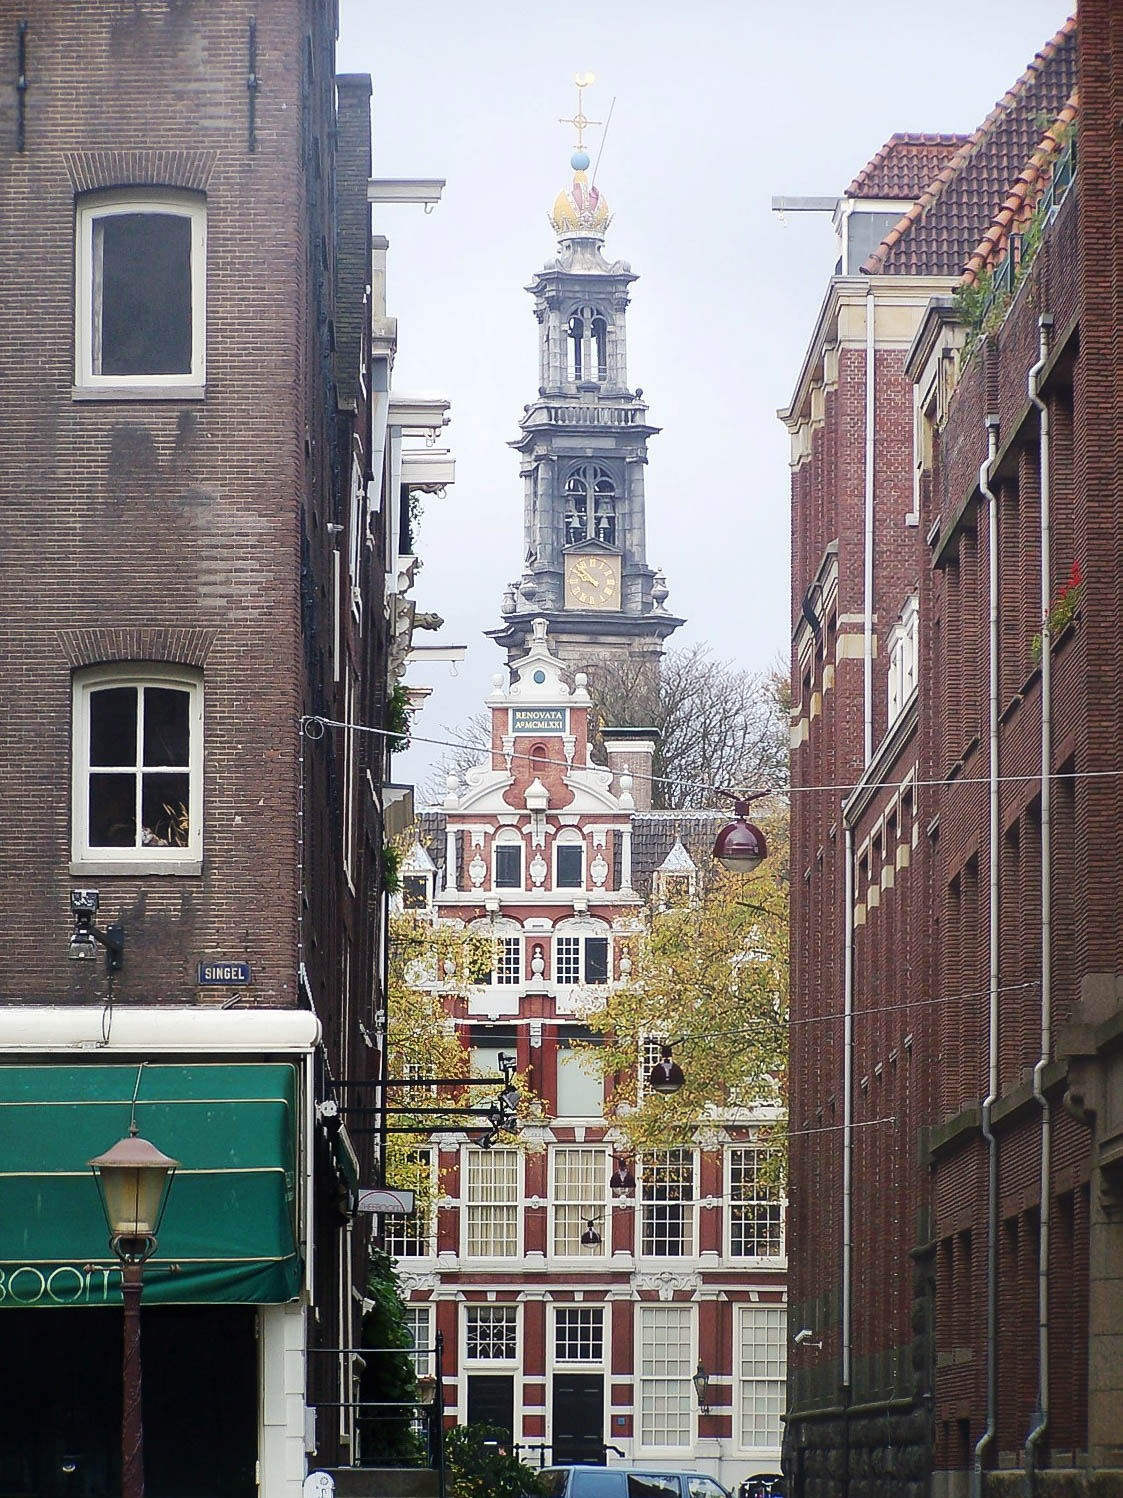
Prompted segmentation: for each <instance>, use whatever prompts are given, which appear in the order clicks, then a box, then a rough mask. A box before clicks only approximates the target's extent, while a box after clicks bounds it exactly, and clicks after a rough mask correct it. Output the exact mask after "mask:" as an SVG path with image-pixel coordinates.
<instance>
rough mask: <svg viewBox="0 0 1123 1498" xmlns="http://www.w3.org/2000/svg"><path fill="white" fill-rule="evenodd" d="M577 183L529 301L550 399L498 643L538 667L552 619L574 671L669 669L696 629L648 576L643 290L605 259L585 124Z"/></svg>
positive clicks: (538, 424) (537, 440)
mask: <svg viewBox="0 0 1123 1498" xmlns="http://www.w3.org/2000/svg"><path fill="white" fill-rule="evenodd" d="M586 81H588V80H587V79H586V80H579V82H578V107H577V114H576V116H575V118H574V119H573V121H571V122H567V123H572V124H574V125H575V126H576V127H577V139H578V144H577V149H576V150H575V151H574V153H573V155H572V157H571V159H570V165H571V166H572V168H573V181H572V183H571V185H570V186H569V187H567V188H564V189H563V190H562V191H561V192H560V193H559V194H558V196H557V198H556V200H555V202H554V207H553V211H552V212H551V214H550V222H551V224H552V225H553V227H554V230H555V232H556V233H557V236H558V253H557V256H556V258H554V259H553V260H551V261H549V262H548V263H547V264H546V266H545V268H544V269H543V270H541V271H539V272H538V273H537V275H536V276H535V277H534V280H533V281H532V282H531V284H530V285H529V286H528V287H527V290H528V291H529V292H530V293H531V295H532V296H533V297H534V314H535V317H536V318H537V321H538V367H539V374H538V380H539V385H538V398H537V400H535V401H534V402H533V403H532V404H531V405H529V406H527V407H526V408H525V411H524V415H523V418H522V420H521V422H520V423H519V425H520V428H521V435H520V436H519V438H518V439H517V440H516V441H515V442H513V443H512V444H511V445H512V447H514V448H515V449H516V451H517V452H518V453H519V454H520V456H521V460H522V462H521V474H522V479H523V483H524V485H525V497H524V521H523V531H524V546H525V551H524V570H523V574H522V577H521V578H520V579H519V580H518V581H517V582H514V583H512V584H511V585H510V587H509V588H508V589H507V592H506V594H505V595H504V599H503V606H502V612H503V618H504V622H503V625H502V627H501V628H499V629H496V630H490V631H489V634H490V636H491V638H492V639H494V640H495V641H496V642H497V643H498V644H499V645H501V646H503V648H504V649H505V650H506V652H507V659H508V662H513V661H515V660H518V659H520V658H521V657H522V656H524V655H525V654H526V652H527V650H528V649H529V646H530V641H531V637H532V622H533V620H534V619H537V618H544V619H546V620H547V622H548V624H549V631H550V638H551V640H552V641H553V643H554V647H555V649H556V651H557V654H558V657H559V658H560V659H561V660H562V661H564V662H566V663H568V664H570V665H571V666H573V667H589V666H594V667H595V664H596V661H597V660H598V659H604V658H605V657H610V658H617V659H618V658H621V657H623V658H631V659H635V660H638V661H640V662H650V663H651V664H652V665H655V664H656V663H657V662H658V660H659V657H660V656H661V655H662V653H663V644H664V641H665V640H666V638H667V636H668V635H669V634H671V632H672V631H673V630H675V629H677V628H678V627H679V625H680V624H681V623H682V622H683V621H682V620H681V619H677V618H675V617H674V616H673V615H672V614H669V613H668V612H667V609H666V607H665V601H666V597H667V585H666V582H665V580H664V577H663V574H662V573H661V572H657V571H654V570H653V569H652V568H651V567H649V566H648V563H647V546H646V536H645V516H644V468H645V467H646V464H647V439H648V438H649V437H651V436H653V435H654V434H655V433H656V432H657V431H658V428H657V427H653V426H651V425H650V424H649V422H648V419H647V407H646V405H645V404H644V402H643V391H642V390H639V389H637V390H632V389H630V388H629V386H628V369H627V340H626V336H625V319H626V313H627V307H628V299H629V298H628V288H629V287H630V286H631V284H632V282H633V281H635V280H636V279H637V277H636V275H635V273H634V272H633V271H632V269H631V266H630V265H629V264H628V262H627V261H626V260H616V261H612V262H609V261H607V260H606V259H605V258H604V254H603V251H602V247H603V244H604V236H605V232H606V230H607V228H608V225H609V222H610V220H611V214H610V212H609V208H608V204H607V202H606V201H605V198H604V196H603V194H602V193H601V192H600V191H599V190H598V189H597V187H596V186H595V185H594V183H593V182H592V181H591V180H590V178H589V156H588V153H587V152H586V150H585V148H584V145H583V141H582V136H583V131H584V129H585V127H586V126H587V125H589V124H590V123H592V122H591V121H589V120H587V119H586V118H585V116H584V115H583V114H582V112H581V89H582V88H583V87H584V84H585V82H586Z"/></svg>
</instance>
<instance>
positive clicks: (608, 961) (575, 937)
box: [553, 926, 612, 988]
mask: <svg viewBox="0 0 1123 1498" xmlns="http://www.w3.org/2000/svg"><path fill="white" fill-rule="evenodd" d="M590 941H603V942H604V943H605V975H604V977H603V979H597V981H596V982H595V983H592V984H590V986H591V987H594V988H606V987H607V986H608V985H609V983H611V982H612V933H611V931H610V930H609V929H608V927H607V926H606V927H605V928H604V930H596V931H589V930H585V929H584V928H582V929H581V930H580V931H573V930H567V929H566V927H565V926H559V927H558V928H557V930H556V931H555V932H554V950H553V971H554V983H555V985H556V986H557V987H559V988H575V987H582V986H584V985H585V984H588V983H589V981H590V980H589V977H588V966H587V963H586V952H587V949H586V945H585V944H586V942H590ZM562 942H576V943H577V977H576V978H562V977H559V976H558V965H559V964H558V957H559V954H560V950H561V948H560V944H561V943H562Z"/></svg>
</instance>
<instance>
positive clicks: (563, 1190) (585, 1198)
mask: <svg viewBox="0 0 1123 1498" xmlns="http://www.w3.org/2000/svg"><path fill="white" fill-rule="evenodd" d="M553 1164H554V1190H553V1204H554V1253H555V1254H562V1255H565V1254H590V1255H595V1254H603V1253H604V1252H605V1240H606V1238H607V1236H608V1230H607V1224H606V1223H605V1222H604V1221H602V1220H601V1219H602V1218H603V1216H604V1211H605V1199H606V1186H607V1181H608V1154H607V1152H606V1151H605V1150H603V1149H599V1148H596V1147H591V1146H588V1145H576V1146H565V1147H560V1148H558V1149H555V1150H554V1158H553ZM590 1221H591V1222H592V1223H593V1225H594V1228H595V1231H596V1233H597V1236H598V1237H599V1238H600V1240H601V1241H600V1242H599V1243H594V1244H582V1242H581V1235H582V1234H583V1233H584V1232H585V1231H586V1229H587V1228H588V1226H589V1223H590Z"/></svg>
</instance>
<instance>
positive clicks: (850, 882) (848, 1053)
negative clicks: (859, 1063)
mask: <svg viewBox="0 0 1123 1498" xmlns="http://www.w3.org/2000/svg"><path fill="white" fill-rule="evenodd" d="M843 829H844V833H843V835H844V843H845V851H844V854H843V858H844V861H845V866H844V880H843V887H844V894H843V900H844V907H843V921H844V931H845V948H844V959H843V978H842V1396H843V1401H844V1403H849V1400H850V1375H851V1366H850V1365H851V1341H852V1332H851V1305H850V1302H851V1283H850V1282H851V1278H852V1274H853V1268H852V1259H853V1236H854V1235H853V1216H852V1213H853V1177H854V829H853V828H852V827H851V825H850V822H849V819H848V818H847V816H846V812H845V809H844V811H843Z"/></svg>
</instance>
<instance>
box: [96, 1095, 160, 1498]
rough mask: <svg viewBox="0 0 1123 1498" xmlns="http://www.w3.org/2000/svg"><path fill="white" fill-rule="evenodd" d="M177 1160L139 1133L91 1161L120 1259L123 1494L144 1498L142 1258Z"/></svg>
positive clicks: (151, 1246) (152, 1244) (152, 1246)
mask: <svg viewBox="0 0 1123 1498" xmlns="http://www.w3.org/2000/svg"><path fill="white" fill-rule="evenodd" d="M178 1164H179V1161H178V1160H172V1159H170V1158H169V1156H167V1155H165V1154H163V1153H162V1152H161V1151H160V1150H158V1149H157V1148H156V1146H155V1145H154V1144H150V1143H149V1142H148V1140H147V1139H141V1138H139V1136H138V1135H137V1130H136V1123H135V1121H134V1122H132V1123H130V1125H129V1137H128V1138H127V1139H119V1140H118V1141H117V1143H116V1144H115V1145H114V1146H113V1147H112V1149H108V1150H106V1152H105V1154H104V1155H98V1156H96V1158H95V1159H93V1160H91V1161H90V1162H89V1166H90V1169H91V1170H92V1171H93V1173H94V1180H95V1181H96V1182H97V1188H98V1194H99V1195H100V1197H101V1206H102V1210H103V1212H104V1213H105V1221H106V1224H107V1225H108V1227H109V1246H110V1247H111V1248H112V1250H113V1252H114V1253H115V1254H116V1255H117V1257H118V1258H119V1259H120V1261H121V1299H122V1302H123V1303H124V1311H125V1324H124V1351H123V1355H122V1360H121V1498H144V1421H143V1416H142V1411H141V1372H140V1292H141V1285H142V1282H143V1278H144V1262H145V1260H146V1259H148V1258H151V1256H152V1254H153V1253H154V1252H155V1251H156V1230H157V1229H158V1228H159V1226H160V1220H161V1218H162V1217H163V1215H164V1207H165V1206H166V1205H167V1200H168V1188H169V1187H170V1186H171V1182H172V1176H173V1175H174V1174H175V1171H176V1167H177V1166H178Z"/></svg>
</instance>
